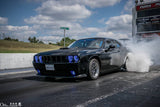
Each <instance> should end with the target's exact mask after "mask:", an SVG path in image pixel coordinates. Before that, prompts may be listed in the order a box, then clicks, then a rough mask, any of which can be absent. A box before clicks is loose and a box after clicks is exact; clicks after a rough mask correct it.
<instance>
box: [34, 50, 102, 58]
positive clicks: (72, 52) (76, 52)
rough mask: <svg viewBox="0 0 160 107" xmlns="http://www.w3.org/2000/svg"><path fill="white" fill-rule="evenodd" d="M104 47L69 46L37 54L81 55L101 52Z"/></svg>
mask: <svg viewBox="0 0 160 107" xmlns="http://www.w3.org/2000/svg"><path fill="white" fill-rule="evenodd" d="M100 50H102V49H86V48H85V49H84V48H83V49H82V48H68V49H59V50H53V51H48V52H41V53H38V54H36V55H39V56H43V55H55V56H59V55H79V56H80V55H81V54H91V53H94V54H95V53H99V52H100Z"/></svg>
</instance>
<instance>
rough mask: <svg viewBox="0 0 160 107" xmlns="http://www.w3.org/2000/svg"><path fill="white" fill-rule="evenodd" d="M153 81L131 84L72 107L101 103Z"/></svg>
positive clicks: (84, 106)
mask: <svg viewBox="0 0 160 107" xmlns="http://www.w3.org/2000/svg"><path fill="white" fill-rule="evenodd" d="M159 76H160V75H159ZM156 77H158V75H157V76H156ZM153 79H154V78H152V79H149V80H145V81H142V82H140V83H136V84H131V86H128V87H124V88H123V89H121V90H114V92H113V93H110V94H106V95H102V96H100V97H97V98H94V99H91V100H88V101H86V102H84V103H82V104H79V105H76V106H74V107H86V106H88V105H90V104H93V103H96V102H98V101H101V100H103V99H106V98H108V97H110V96H113V95H115V94H118V93H120V92H123V91H126V90H128V89H130V88H133V87H135V86H138V85H141V84H143V83H146V82H148V81H151V80H153Z"/></svg>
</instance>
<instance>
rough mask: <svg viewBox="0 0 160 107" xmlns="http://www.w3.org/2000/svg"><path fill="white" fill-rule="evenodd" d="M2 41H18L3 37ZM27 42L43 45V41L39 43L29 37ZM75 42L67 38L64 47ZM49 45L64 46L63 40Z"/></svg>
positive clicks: (34, 38)
mask: <svg viewBox="0 0 160 107" xmlns="http://www.w3.org/2000/svg"><path fill="white" fill-rule="evenodd" d="M3 40H8V41H19V39H13V38H11V37H5V38H4V39H3ZM28 41H29V42H30V43H41V44H44V42H43V41H40V40H39V39H37V38H36V37H29V38H28ZM74 41H76V40H75V39H70V38H69V37H66V38H65V44H66V46H68V45H70V44H71V43H72V42H74ZM49 44H50V45H58V46H63V45H64V38H62V39H61V40H60V41H59V42H57V43H49Z"/></svg>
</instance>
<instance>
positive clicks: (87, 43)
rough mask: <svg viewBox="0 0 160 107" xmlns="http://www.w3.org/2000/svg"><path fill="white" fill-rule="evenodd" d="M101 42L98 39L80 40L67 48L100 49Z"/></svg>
mask: <svg viewBox="0 0 160 107" xmlns="http://www.w3.org/2000/svg"><path fill="white" fill-rule="evenodd" d="M102 44H103V40H100V39H82V40H78V41H75V42H73V43H72V44H71V45H69V46H68V48H101V47H102Z"/></svg>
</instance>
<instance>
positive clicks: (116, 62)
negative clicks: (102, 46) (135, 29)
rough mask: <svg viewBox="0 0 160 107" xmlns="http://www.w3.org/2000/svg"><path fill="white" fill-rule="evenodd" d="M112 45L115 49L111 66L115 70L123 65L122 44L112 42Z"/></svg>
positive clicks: (112, 51)
mask: <svg viewBox="0 0 160 107" xmlns="http://www.w3.org/2000/svg"><path fill="white" fill-rule="evenodd" d="M112 45H113V46H114V48H113V49H112V50H111V61H110V65H111V67H113V68H117V67H120V66H121V64H122V58H121V44H120V43H118V42H117V41H116V40H112Z"/></svg>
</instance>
